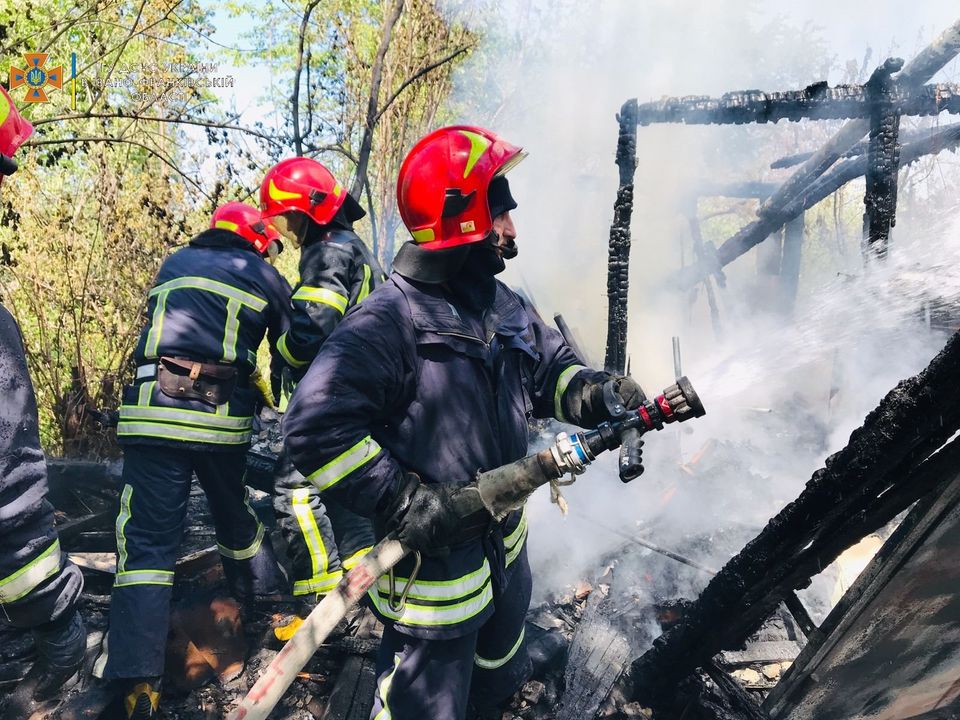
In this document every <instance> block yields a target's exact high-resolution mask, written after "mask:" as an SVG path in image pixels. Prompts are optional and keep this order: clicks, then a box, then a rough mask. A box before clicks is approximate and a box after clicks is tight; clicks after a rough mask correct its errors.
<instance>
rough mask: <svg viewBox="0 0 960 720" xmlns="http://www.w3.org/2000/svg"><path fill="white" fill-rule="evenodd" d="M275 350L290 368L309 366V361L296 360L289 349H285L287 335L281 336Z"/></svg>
mask: <svg viewBox="0 0 960 720" xmlns="http://www.w3.org/2000/svg"><path fill="white" fill-rule="evenodd" d="M277 350H278V351H279V352H280V356H281V357H282V358H283V359H284V360H286V361H287V362H288V363H289V364H290V366H291V367H295V368H300V367H303V366H304V365H309V364H310V361H309V360H297V359H296V358H295V357H294V356H293V354H292V353H291V352H290V348H288V347H287V333H284V334H283V335H281V336H280V339H279V340H277Z"/></svg>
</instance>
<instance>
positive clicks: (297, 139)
mask: <svg viewBox="0 0 960 720" xmlns="http://www.w3.org/2000/svg"><path fill="white" fill-rule="evenodd" d="M319 4H320V1H319V0H311V1H310V2H309V3H307V7H306V8H304V10H303V18H302V19H301V20H300V35H299V37H298V38H297V69H296V71H295V72H294V73H293V94H292V95H291V96H290V105H291V106H292V108H293V145H294V149H295V150H296V153H297V155H298V156H302V155H303V136H302V135H301V134H300V76H301V74H302V73H303V46H304V44H305V43H306V39H307V26H308V24H309V23H310V15H311V14H312V13H313V11H314V9H315V8H316V7H317V5H319ZM307 93H308V94H309V93H310V88H309V87H308V88H307Z"/></svg>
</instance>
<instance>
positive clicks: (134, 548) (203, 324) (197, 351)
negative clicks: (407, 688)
mask: <svg viewBox="0 0 960 720" xmlns="http://www.w3.org/2000/svg"><path fill="white" fill-rule="evenodd" d="M278 239H279V234H278V233H277V231H276V228H274V227H273V226H272V225H271V224H269V223H268V222H267V221H264V220H263V219H262V218H261V216H260V212H259V211H258V210H257V209H255V208H253V207H251V206H249V205H244V204H243V203H237V202H231V203H227V204H226V205H223V206H222V207H220V208H218V209H217V211H216V212H215V213H214V215H213V219H212V221H211V225H210V228H209V229H207V230H205V231H203V232H201V233H200V234H199V235H197V236H196V237H194V238H193V239H192V240H191V241H190V243H189V244H188V245H187V246H186V247H184V248H181V249H180V250H178V251H176V252H174V253H173V254H172V255H171V256H170V257H168V258H167V259H166V260H165V261H164V263H163V265H162V266H161V267H160V271H159V273H158V274H157V278H156V280H155V284H154V286H153V288H152V289H151V290H150V292H149V294H148V298H149V302H148V307H147V316H148V322H147V324H146V327H145V328H144V329H143V332H142V333H141V335H140V339H139V342H138V344H137V348H136V351H135V358H136V362H137V369H136V378H135V381H134V383H133V384H131V385H128V386H127V387H125V388H124V395H123V403H122V405H121V407H120V421H119V424H118V426H117V436H118V438H119V440H120V443H121V444H122V445H123V448H124V464H123V491H122V493H121V496H120V513H119V515H118V517H117V524H116V528H117V575H116V580H115V582H114V585H113V594H112V597H111V605H110V633H109V638H108V642H107V646H106V652H105V655H106V666H105V669H104V671H103V677H104V679H105V680H108V681H115V686H116V688H117V690H118V693H119V694H120V696H121V697H122V700H123V705H124V709H125V710H126V713H127V717H128V718H138V719H139V718H148V717H153V716H154V714H155V713H156V711H157V706H158V703H159V679H160V676H161V675H162V673H163V658H164V646H165V644H166V638H167V629H168V626H169V620H170V596H171V592H172V589H173V571H174V565H175V563H176V560H177V550H178V546H179V544H180V538H181V535H182V532H183V523H184V518H185V516H186V512H187V500H188V497H189V495H190V484H191V479H192V475H193V474H194V473H196V476H197V479H198V480H199V481H200V485H201V486H202V487H203V489H204V492H205V493H206V496H207V502H208V503H209V506H210V512H211V514H212V515H213V521H214V525H215V527H216V532H217V544H218V548H219V550H220V555H221V560H222V562H223V567H224V573H225V575H226V578H227V581H228V583H229V585H230V589H231V592H232V593H233V594H234V595H235V596H237V597H238V599H240V600H241V601H247V602H249V601H250V600H251V599H253V598H254V597H255V596H257V595H270V594H277V593H284V592H286V591H287V587H288V585H287V581H286V578H285V577H284V575H283V572H282V570H281V568H280V566H279V564H278V563H277V560H276V557H275V556H274V552H273V547H272V546H271V543H270V537H269V535H267V534H266V533H265V531H264V526H263V525H262V524H261V522H260V521H259V520H258V519H257V516H256V514H255V513H254V511H253V509H252V508H251V506H250V503H249V491H248V490H247V488H246V487H245V485H244V481H243V478H244V472H245V467H246V450H247V448H248V446H249V443H250V436H251V427H252V424H253V416H254V413H255V407H256V404H257V395H258V393H257V390H256V388H255V387H254V383H253V382H252V380H251V378H252V377H253V375H254V373H255V372H256V358H257V348H258V347H259V346H260V343H261V342H262V340H263V337H264V334H265V333H266V334H267V336H268V339H269V342H270V346H271V350H272V354H273V368H274V371H275V373H276V372H279V364H280V363H281V362H282V361H281V360H280V357H279V354H278V353H277V352H276V350H275V347H276V343H277V341H278V340H279V338H280V336H281V335H282V334H283V333H284V332H286V330H287V328H288V326H289V298H290V286H289V285H288V284H287V282H286V281H285V280H284V279H283V278H282V277H281V275H280V273H278V272H277V270H276V269H275V268H274V267H272V265H271V264H269V263H268V262H266V260H267V259H271V258H272V257H273V256H275V254H276V253H277V252H278V251H279V244H278ZM102 659H103V658H101V660H102Z"/></svg>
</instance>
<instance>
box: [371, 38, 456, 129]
mask: <svg viewBox="0 0 960 720" xmlns="http://www.w3.org/2000/svg"><path fill="white" fill-rule="evenodd" d="M472 47H473V44H472V43H471V44H470V45H463V46H461V47H460V48H458V49H457V50H455V51H454V52H452V53H450V54H449V55H447V56H445V57H442V58H440V59H439V60H437V61H436V62H432V63H430V64H429V65H424V66H423V67H422V68H420V69H419V70H417V71H416V72H415V73H414V74H413V75H411V76H410V77H408V78H407V79H406V80H404V81H403V82H402V83H400V87H398V88H397V90H396V92H394V93H393V95H391V96H390V99H389V100H387V101H386V102H385V103H384V104H383V107H382V108H380V111H379V112H378V113H377V116H376V117H375V118H374V119H373V122H374V124H376V122H377V121H378V120H379V119H380V117H381V116H382V115H383V114H384V113H385V112H386V111H387V110H388V109H390V106H391V105H393V103H394V101H395V100H396V99H397V98H398V97H400V95H401V94H402V93H403V91H404V90H406V89H407V88H408V87H410V86H411V85H412V84H413V83H415V82H416V81H417V80H419V79H420V78H422V77H423V76H424V75H427V74H428V73H431V72H433V71H434V70H436V69H437V68H440V67H443V66H444V65H446V64H447V63H448V62H451V61H452V60H455V59H456V58H458V57H459V56H461V55H463V54H464V53H465V52H467V51H468V50H470V49H471V48H472Z"/></svg>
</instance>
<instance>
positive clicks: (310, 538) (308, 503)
mask: <svg viewBox="0 0 960 720" xmlns="http://www.w3.org/2000/svg"><path fill="white" fill-rule="evenodd" d="M273 509H274V513H275V515H276V517H277V524H278V525H279V526H280V530H281V532H282V533H283V538H284V540H286V542H287V556H288V557H289V559H290V565H291V574H292V577H291V580H292V581H293V594H294V595H304V596H307V595H318V594H319V595H322V594H324V593H327V592H329V591H330V590H332V589H333V588H335V587H336V586H337V583H338V582H340V578H341V577H342V576H343V571H344V570H349V569H350V568H351V567H353V565H354V564H355V563H356V561H357V560H358V559H359V558H360V557H362V556H363V555H365V554H366V552H367V551H368V550H369V549H370V548H371V547H372V546H373V544H374V536H373V525H372V523H371V522H370V521H369V520H367V519H366V518H364V517H361V516H359V515H355V514H354V513H352V512H350V511H349V510H347V509H346V508H344V507H342V506H340V505H338V504H337V503H333V502H327V501H326V500H323V501H322V500H321V499H320V493H319V492H318V491H317V488H316V487H315V486H314V485H313V484H311V483H310V482H309V481H308V480H307V479H306V478H304V476H303V475H301V474H300V473H299V472H298V471H297V469H296V468H295V467H294V466H293V464H292V463H291V462H290V459H289V456H288V455H287V454H286V453H285V452H284V453H283V455H282V456H281V458H280V461H279V469H278V471H277V475H276V478H275V480H274V499H273Z"/></svg>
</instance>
